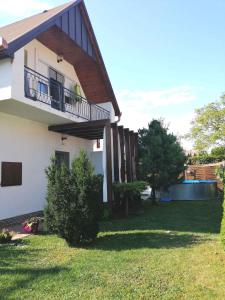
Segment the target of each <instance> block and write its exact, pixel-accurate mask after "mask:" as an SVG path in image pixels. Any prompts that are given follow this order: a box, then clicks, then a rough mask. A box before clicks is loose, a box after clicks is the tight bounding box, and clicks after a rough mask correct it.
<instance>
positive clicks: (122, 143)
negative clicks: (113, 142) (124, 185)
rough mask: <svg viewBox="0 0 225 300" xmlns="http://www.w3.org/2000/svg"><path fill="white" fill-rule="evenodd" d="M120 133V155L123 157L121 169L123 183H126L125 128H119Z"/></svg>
mask: <svg viewBox="0 0 225 300" xmlns="http://www.w3.org/2000/svg"><path fill="white" fill-rule="evenodd" d="M118 131H119V137H120V155H121V168H120V174H121V181H122V182H125V179H126V178H125V172H126V171H125V158H124V155H125V153H124V147H125V140H124V129H123V126H118Z"/></svg>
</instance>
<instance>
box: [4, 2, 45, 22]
mask: <svg viewBox="0 0 225 300" xmlns="http://www.w3.org/2000/svg"><path fill="white" fill-rule="evenodd" d="M49 8H50V5H49V3H48V2H47V1H42V0H8V1H1V4H0V14H6V15H7V16H13V17H18V18H23V17H27V16H30V15H32V14H34V13H39V12H42V11H43V10H45V9H49Z"/></svg>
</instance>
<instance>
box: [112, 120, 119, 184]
mask: <svg viewBox="0 0 225 300" xmlns="http://www.w3.org/2000/svg"><path fill="white" fill-rule="evenodd" d="M112 133H113V167H114V181H115V182H119V180H120V178H119V177H120V176H119V147H118V126H117V124H116V123H113V124H112Z"/></svg>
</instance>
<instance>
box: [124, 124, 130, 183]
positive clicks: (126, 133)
mask: <svg viewBox="0 0 225 300" xmlns="http://www.w3.org/2000/svg"><path fill="white" fill-rule="evenodd" d="M124 137H125V151H126V174H127V182H131V181H132V175H131V153H130V132H129V129H128V128H126V129H124Z"/></svg>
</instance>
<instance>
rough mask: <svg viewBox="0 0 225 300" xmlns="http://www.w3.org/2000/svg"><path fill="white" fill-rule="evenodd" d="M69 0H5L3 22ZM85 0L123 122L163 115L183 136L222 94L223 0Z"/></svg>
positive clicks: (132, 123) (224, 85) (143, 122)
mask: <svg viewBox="0 0 225 300" xmlns="http://www.w3.org/2000/svg"><path fill="white" fill-rule="evenodd" d="M64 2H65V1H61V0H57V1H55V0H54V1H52V0H43V1H42V0H20V1H18V0H8V1H4V3H3V4H2V3H1V7H0V26H2V25H5V24H7V23H10V22H12V21H15V20H17V19H20V18H23V17H25V16H29V15H30V14H32V13H36V12H40V11H42V10H44V9H45V8H50V7H52V6H56V5H58V4H61V3H64ZM85 3H86V6H87V9H88V12H89V15H90V18H91V21H92V24H93V27H94V30H95V33H96V37H97V40H98V42H99V46H100V49H101V51H102V55H103V58H104V61H105V64H106V67H107V70H108V73H109V76H110V79H111V82H112V85H113V88H114V91H115V93H116V95H117V99H118V102H119V104H120V106H121V110H122V112H123V117H122V121H121V122H122V123H123V124H124V125H125V126H129V127H130V128H132V129H134V130H136V129H137V128H139V127H143V126H146V125H147V123H148V122H149V121H150V120H151V119H152V118H154V117H156V118H158V117H163V118H165V120H166V122H168V123H170V127H171V130H172V131H173V132H175V133H178V134H183V133H185V132H186V131H187V130H188V128H189V127H190V121H191V119H192V118H193V115H194V109H195V108H197V107H201V106H202V105H204V104H206V103H208V102H210V101H213V100H215V99H217V98H218V97H219V96H220V95H221V94H222V93H223V92H225V18H224V12H225V1H224V0H198V1H196V0H188V1H180V0H141V1H130V0H123V1H121V0H111V1H110V0H108V1H106V0H86V1H85ZM12 7H13V8H14V9H12ZM185 146H186V147H189V146H190V145H189V144H188V143H185Z"/></svg>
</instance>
